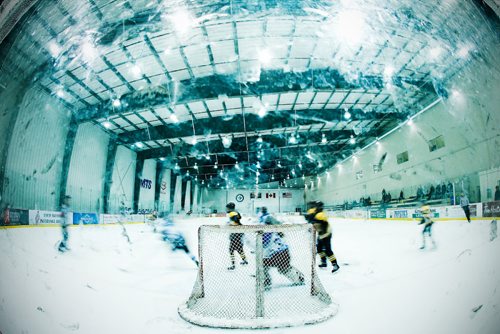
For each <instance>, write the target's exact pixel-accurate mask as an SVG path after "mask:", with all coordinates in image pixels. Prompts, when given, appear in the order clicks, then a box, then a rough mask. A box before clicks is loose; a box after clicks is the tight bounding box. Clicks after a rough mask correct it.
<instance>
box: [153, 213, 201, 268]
mask: <svg viewBox="0 0 500 334" xmlns="http://www.w3.org/2000/svg"><path fill="white" fill-rule="evenodd" d="M157 225H158V228H157V231H158V232H159V233H161V235H162V239H163V241H165V242H167V243H169V244H170V246H171V247H172V251H173V252H175V251H176V250H183V251H184V252H185V253H186V254H187V255H188V256H189V257H190V258H191V260H193V262H194V263H195V264H196V265H197V266H198V260H196V257H195V256H194V255H193V254H191V251H190V250H189V248H188V246H187V245H186V239H185V238H184V236H183V235H182V233H181V232H180V231H179V230H178V229H177V228H176V227H175V224H174V221H173V220H172V219H170V217H168V215H167V214H166V213H162V214H161V218H158V219H157Z"/></svg>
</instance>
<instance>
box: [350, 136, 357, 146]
mask: <svg viewBox="0 0 500 334" xmlns="http://www.w3.org/2000/svg"><path fill="white" fill-rule="evenodd" d="M349 143H350V144H351V145H354V144H356V139H355V138H354V136H353V135H351V139H349Z"/></svg>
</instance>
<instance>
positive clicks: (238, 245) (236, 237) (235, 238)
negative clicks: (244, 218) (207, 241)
mask: <svg viewBox="0 0 500 334" xmlns="http://www.w3.org/2000/svg"><path fill="white" fill-rule="evenodd" d="M226 212H227V215H228V217H229V221H228V224H229V226H240V225H241V215H240V213H239V212H238V211H236V210H235V205H234V203H233V202H229V203H227V204H226ZM235 251H236V252H238V253H239V254H240V256H241V264H242V265H246V264H248V262H247V257H246V255H245V251H244V250H243V233H231V234H229V256H230V257H231V266H230V267H228V268H227V269H229V270H234V269H235V268H236V267H235V265H234V252H235Z"/></svg>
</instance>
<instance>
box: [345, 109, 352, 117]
mask: <svg viewBox="0 0 500 334" xmlns="http://www.w3.org/2000/svg"><path fill="white" fill-rule="evenodd" d="M344 118H345V119H350V118H351V113H350V112H349V110H348V109H347V108H346V109H345V113H344Z"/></svg>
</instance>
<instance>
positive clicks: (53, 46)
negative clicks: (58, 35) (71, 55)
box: [48, 41, 62, 58]
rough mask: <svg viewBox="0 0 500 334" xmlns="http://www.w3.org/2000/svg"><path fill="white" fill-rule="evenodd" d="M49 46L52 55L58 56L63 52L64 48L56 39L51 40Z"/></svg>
mask: <svg viewBox="0 0 500 334" xmlns="http://www.w3.org/2000/svg"><path fill="white" fill-rule="evenodd" d="M48 47H49V52H50V54H51V56H52V57H54V58H57V57H58V56H59V55H60V54H61V51H62V48H61V46H60V45H59V43H57V42H56V41H50V42H49V45H48Z"/></svg>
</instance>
